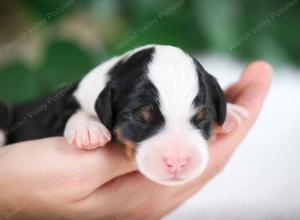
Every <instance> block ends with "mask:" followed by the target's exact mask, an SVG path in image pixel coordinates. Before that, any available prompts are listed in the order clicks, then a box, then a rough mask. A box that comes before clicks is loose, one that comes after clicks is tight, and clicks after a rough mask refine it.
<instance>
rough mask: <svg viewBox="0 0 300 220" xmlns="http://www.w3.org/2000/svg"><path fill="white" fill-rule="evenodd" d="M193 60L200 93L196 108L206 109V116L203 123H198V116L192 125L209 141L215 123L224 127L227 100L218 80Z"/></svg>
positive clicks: (196, 99) (192, 121)
mask: <svg viewBox="0 0 300 220" xmlns="http://www.w3.org/2000/svg"><path fill="white" fill-rule="evenodd" d="M193 60H194V63H195V65H196V71H197V74H198V80H199V82H198V83H199V91H198V95H197V97H196V98H195V100H194V107H195V108H204V109H205V112H206V114H205V117H204V118H203V119H201V121H198V120H197V117H196V116H195V117H193V118H192V119H191V123H192V124H193V125H194V127H196V128H198V129H199V130H200V131H201V132H202V134H203V135H204V137H206V138H207V139H208V138H209V137H210V135H211V131H212V128H213V125H214V122H217V123H218V124H219V125H222V124H223V123H224V121H225V117H226V99H225V95H224V92H223V90H222V89H221V87H220V86H219V84H218V82H217V80H216V79H215V78H214V77H213V76H212V75H210V74H209V73H207V72H206V71H205V69H204V68H203V67H202V65H201V64H200V63H199V62H198V61H197V60H196V59H195V58H193Z"/></svg>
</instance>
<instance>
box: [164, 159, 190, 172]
mask: <svg viewBox="0 0 300 220" xmlns="http://www.w3.org/2000/svg"><path fill="white" fill-rule="evenodd" d="M164 162H165V168H166V170H167V171H168V172H169V173H172V174H178V173H181V172H182V171H184V170H185V169H186V167H187V165H188V162H189V157H186V156H184V157H180V156H172V157H165V158H164Z"/></svg>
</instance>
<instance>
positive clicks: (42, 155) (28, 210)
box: [0, 61, 272, 220]
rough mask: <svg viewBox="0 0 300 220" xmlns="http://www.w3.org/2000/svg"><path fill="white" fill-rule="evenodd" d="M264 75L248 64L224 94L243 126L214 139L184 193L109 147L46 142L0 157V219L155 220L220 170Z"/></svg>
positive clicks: (260, 92) (252, 111) (265, 83)
mask: <svg viewBox="0 0 300 220" xmlns="http://www.w3.org/2000/svg"><path fill="white" fill-rule="evenodd" d="M271 73H272V69H271V67H270V65H268V64H267V63H265V62H262V61H257V62H254V63H252V64H250V65H248V66H247V67H246V69H245V71H244V73H243V74H242V75H241V77H240V79H239V81H238V82H236V83H235V84H234V85H232V86H231V87H229V88H228V89H227V90H226V96H227V99H228V101H230V102H232V103H235V104H238V105H241V106H243V107H244V108H246V109H247V110H248V111H249V119H248V120H247V121H246V122H244V123H243V124H242V126H241V127H239V128H237V129H236V130H234V131H233V132H231V133H229V134H219V135H218V136H217V137H216V139H215V140H214V142H213V143H211V144H210V147H209V151H210V162H209V164H208V168H207V169H206V171H205V172H204V174H203V175H201V176H200V177H199V178H198V179H196V180H194V181H192V182H190V183H188V184H186V185H182V186H176V187H167V186H162V185H158V184H156V183H153V182H151V181H149V180H147V179H146V178H144V177H143V176H142V175H141V174H140V173H139V172H138V171H137V170H136V165H135V163H134V161H133V160H131V159H128V158H127V157H126V156H125V154H124V153H123V152H122V150H120V148H119V147H118V146H116V145H113V144H109V145H108V146H106V147H105V148H101V149H97V150H94V151H84V150H79V149H76V148H74V147H71V146H69V145H68V144H67V143H66V141H65V139H64V138H49V139H43V140H37V141H29V142H24V143H18V144H15V145H11V146H8V147H4V148H2V149H0V219H1V220H2V219H51V220H52V219H105V220H109V219H116V220H121V219H122V220H123V219H124V220H125V219H130V220H135V219H145V220H146V219H160V218H161V217H163V216H164V215H166V214H167V213H169V212H170V211H172V210H174V209H175V208H176V207H178V206H179V205H180V204H181V203H182V202H184V201H185V200H187V199H188V198H189V197H190V196H192V195H193V194H195V193H196V192H197V191H199V190H200V189H201V188H202V187H203V186H204V185H205V184H206V183H208V182H209V180H211V179H212V178H213V177H214V176H215V175H216V174H218V173H219V172H220V171H221V170H222V169H223V168H224V167H225V165H226V163H227V162H228V160H229V159H230V157H231V155H232V153H233V152H234V150H235V149H236V147H237V146H238V145H239V143H240V142H241V141H242V140H243V138H244V137H245V135H246V134H247V133H248V132H249V130H250V128H251V127H252V125H253V124H254V122H255V120H256V118H257V116H258V114H259V112H260V110H261V108H262V105H263V101H264V99H265V97H266V95H267V92H268V90H269V87H270V84H271Z"/></svg>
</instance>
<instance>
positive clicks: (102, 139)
mask: <svg viewBox="0 0 300 220" xmlns="http://www.w3.org/2000/svg"><path fill="white" fill-rule="evenodd" d="M66 138H67V140H68V143H69V144H71V145H74V146H76V147H78V148H80V149H86V150H92V149H95V148H97V147H102V146H104V145H105V144H106V143H108V142H109V141H110V140H111V134H110V132H109V130H108V129H107V128H106V127H105V126H104V125H102V124H101V123H99V122H94V121H90V122H85V123H83V124H81V125H79V126H78V127H76V128H74V129H72V131H71V132H69V134H68V135H66Z"/></svg>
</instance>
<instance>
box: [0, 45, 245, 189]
mask: <svg viewBox="0 0 300 220" xmlns="http://www.w3.org/2000/svg"><path fill="white" fill-rule="evenodd" d="M61 93H62V95H61V96H59V94H61ZM227 106H228V107H229V108H228V111H226V107H227ZM39 109H40V111H39ZM226 112H228V113H227V117H226ZM33 113H35V114H33ZM30 116H31V117H30ZM245 117H246V111H245V110H244V109H243V108H241V107H239V106H234V105H227V104H226V100H225V97H224V93H223V91H222V89H221V88H220V86H219V84H218V83H217V81H216V79H215V78H214V77H213V76H211V75H210V74H208V73H207V72H206V71H205V70H204V68H203V67H202V66H201V65H200V63H199V62H198V61H197V60H196V59H195V58H193V57H192V56H190V55H188V54H186V53H185V52H184V51H182V50H181V49H179V48H176V47H173V46H163V45H148V46H144V47H140V48H138V49H135V50H132V51H130V52H128V53H125V54H124V55H121V56H119V57H115V58H112V59H110V60H108V61H106V62H104V63H103V64H101V65H99V66H98V67H96V68H95V69H93V70H92V71H91V72H90V73H88V74H87V75H86V76H85V77H84V78H83V79H82V80H81V81H80V82H79V83H76V84H75V85H73V86H71V87H68V88H64V89H63V90H61V91H59V92H58V93H56V94H54V95H53V96H49V97H47V98H46V99H42V100H39V101H37V102H34V103H25V104H19V105H16V106H12V107H9V106H7V105H5V104H3V103H2V104H0V129H2V132H0V141H2V144H4V141H5V143H8V144H9V143H14V142H18V141H24V140H29V139H37V138H42V137H50V136H59V135H64V136H65V137H66V138H67V140H68V142H69V143H70V144H71V145H74V146H76V147H78V148H83V149H94V148H97V147H101V146H104V145H105V144H106V143H107V142H109V141H110V140H111V139H112V138H113V139H114V140H116V141H118V142H120V143H122V145H124V146H125V148H126V151H127V153H128V154H132V155H133V154H134V156H135V159H136V162H137V165H138V168H139V170H140V172H141V173H143V174H144V175H145V176H146V177H148V178H149V179H151V180H153V181H155V182H158V183H161V184H164V185H178V184H184V183H186V182H189V181H191V180H193V179H194V178H196V177H198V176H199V175H200V174H201V173H202V172H203V170H204V169H205V167H206V165H207V162H208V141H209V139H210V137H212V134H213V127H214V124H215V123H217V124H219V125H223V126H224V127H226V128H234V127H236V126H237V125H238V124H239V123H240V122H241V120H242V119H243V118H245ZM26 119H27V120H26ZM225 119H226V120H225ZM224 122H225V124H224ZM18 125H19V126H18ZM0 131H1V130H0ZM4 131H6V133H4ZM4 134H5V135H4ZM0 144H1V143H0Z"/></svg>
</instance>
